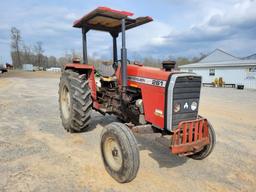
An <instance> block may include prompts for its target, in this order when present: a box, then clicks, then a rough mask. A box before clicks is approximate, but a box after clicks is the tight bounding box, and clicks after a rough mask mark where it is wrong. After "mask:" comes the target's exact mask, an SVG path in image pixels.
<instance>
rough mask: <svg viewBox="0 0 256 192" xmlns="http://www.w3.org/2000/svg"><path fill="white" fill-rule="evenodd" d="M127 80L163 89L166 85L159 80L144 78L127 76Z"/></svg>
mask: <svg viewBox="0 0 256 192" xmlns="http://www.w3.org/2000/svg"><path fill="white" fill-rule="evenodd" d="M128 80H130V81H133V82H137V83H143V84H147V85H153V86H158V87H165V85H166V81H163V80H159V79H149V78H144V77H136V76H128Z"/></svg>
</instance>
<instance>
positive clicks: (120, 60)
mask: <svg viewBox="0 0 256 192" xmlns="http://www.w3.org/2000/svg"><path fill="white" fill-rule="evenodd" d="M119 62H120V63H122V59H119V60H117V63H119ZM127 62H128V63H129V64H131V61H130V60H129V59H127Z"/></svg>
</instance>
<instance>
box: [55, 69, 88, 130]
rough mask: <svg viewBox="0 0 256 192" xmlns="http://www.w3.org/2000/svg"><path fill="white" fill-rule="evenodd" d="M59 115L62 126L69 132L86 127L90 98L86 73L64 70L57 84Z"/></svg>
mask: <svg viewBox="0 0 256 192" xmlns="http://www.w3.org/2000/svg"><path fill="white" fill-rule="evenodd" d="M59 107H60V117H61V120H62V124H63V126H64V128H65V129H66V130H67V131H69V132H81V131H84V130H85V129H86V128H88V125H89V122H90V118H91V112H92V100H91V91H90V88H89V84H88V80H87V79H86V75H85V74H84V75H79V74H78V73H76V72H74V71H71V70H66V71H64V72H63V73H62V75H61V78H60V84H59Z"/></svg>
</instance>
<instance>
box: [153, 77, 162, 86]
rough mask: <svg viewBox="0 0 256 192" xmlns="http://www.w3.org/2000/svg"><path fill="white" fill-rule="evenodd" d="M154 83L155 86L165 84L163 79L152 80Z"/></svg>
mask: <svg viewBox="0 0 256 192" xmlns="http://www.w3.org/2000/svg"><path fill="white" fill-rule="evenodd" d="M152 85H155V86H161V87H163V86H164V82H163V81H162V80H155V79H154V80H152Z"/></svg>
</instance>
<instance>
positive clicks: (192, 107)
mask: <svg viewBox="0 0 256 192" xmlns="http://www.w3.org/2000/svg"><path fill="white" fill-rule="evenodd" d="M190 108H191V110H192V111H195V110H196V109H197V102H195V101H193V102H192V103H191V106H190Z"/></svg>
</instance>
